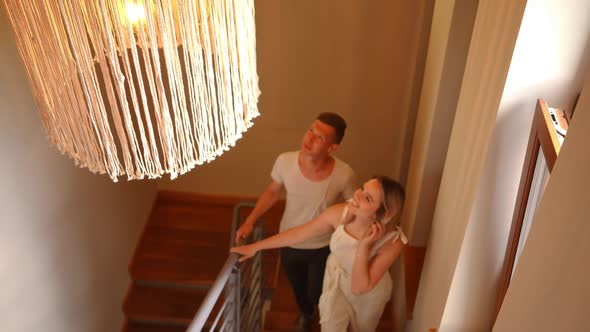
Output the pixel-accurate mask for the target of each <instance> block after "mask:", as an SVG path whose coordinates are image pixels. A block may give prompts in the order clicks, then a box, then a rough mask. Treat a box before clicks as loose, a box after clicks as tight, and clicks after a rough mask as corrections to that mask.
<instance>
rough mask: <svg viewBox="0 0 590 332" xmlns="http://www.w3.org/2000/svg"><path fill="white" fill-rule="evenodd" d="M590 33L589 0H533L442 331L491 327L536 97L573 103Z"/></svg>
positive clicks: (554, 102) (565, 104)
mask: <svg viewBox="0 0 590 332" xmlns="http://www.w3.org/2000/svg"><path fill="white" fill-rule="evenodd" d="M574 27H575V28H574ZM589 38H590V2H588V1H585V0H528V1H527V7H526V9H525V13H524V17H523V20H522V25H521V28H520V32H519V35H518V40H517V43H516V47H515V50H514V55H513V58H512V62H511V64H510V71H509V73H508V78H507V80H506V86H505V88H504V93H503V95H502V101H501V103H500V108H499V110H498V117H497V119H496V125H495V128H494V134H493V138H492V142H491V144H490V146H489V152H488V156H487V161H486V164H485V168H484V173H483V176H482V178H481V184H480V186H479V192H478V196H477V199H476V203H475V206H474V208H473V210H472V212H471V217H470V220H469V225H468V227H467V230H466V231H465V237H464V240H463V245H462V248H461V254H460V256H459V261H458V263H457V268H456V270H455V274H454V277H453V284H452V287H451V289H450V291H449V295H448V299H447V303H446V306H445V311H444V316H443V320H442V323H441V327H440V330H441V331H443V332H444V331H453V332H455V331H488V330H489V326H490V324H491V320H492V319H493V312H494V306H495V301H496V295H497V284H498V282H499V278H500V275H501V270H502V265H503V262H504V255H505V251H506V244H507V239H508V233H509V230H510V225H511V222H512V215H513V212H514V205H515V200H516V194H517V191H518V186H519V181H520V176H521V172H522V165H523V161H524V155H525V152H526V145H527V142H528V138H529V133H530V128H531V122H532V117H533V111H534V110H535V105H536V100H537V98H544V99H545V100H546V101H547V102H548V103H549V105H551V106H553V107H560V108H568V109H570V108H571V105H572V104H573V101H574V99H575V97H576V95H577V94H578V93H579V92H580V90H581V86H582V83H583V78H584V74H585V73H586V68H587V62H588V60H590V49H589V46H590V45H589V44H588V42H589V41H590V39H589ZM560 158H561V157H560ZM515 330H521V329H515ZM521 331H522V330H521Z"/></svg>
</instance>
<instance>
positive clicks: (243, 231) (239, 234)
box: [236, 220, 254, 244]
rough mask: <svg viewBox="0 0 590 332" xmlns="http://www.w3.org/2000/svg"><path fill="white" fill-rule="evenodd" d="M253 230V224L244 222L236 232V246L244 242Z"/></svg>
mask: <svg viewBox="0 0 590 332" xmlns="http://www.w3.org/2000/svg"><path fill="white" fill-rule="evenodd" d="M253 228H254V223H251V222H249V221H248V220H246V221H245V222H244V223H243V224H242V226H240V228H238V230H237V231H236V244H240V243H241V242H242V241H243V240H245V239H246V238H247V237H248V236H249V235H250V234H251V233H252V229H253Z"/></svg>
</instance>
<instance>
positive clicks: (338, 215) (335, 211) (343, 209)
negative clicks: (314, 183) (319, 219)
mask: <svg viewBox="0 0 590 332" xmlns="http://www.w3.org/2000/svg"><path fill="white" fill-rule="evenodd" d="M347 205H348V204H347V203H337V204H334V205H331V206H330V207H329V208H327V209H326V210H324V212H323V213H322V214H323V215H324V216H325V217H327V218H329V219H330V222H331V224H332V225H333V226H334V228H336V227H338V225H340V224H341V223H342V220H343V218H345V217H346V214H347V211H348V208H347Z"/></svg>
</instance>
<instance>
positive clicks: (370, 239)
mask: <svg viewBox="0 0 590 332" xmlns="http://www.w3.org/2000/svg"><path fill="white" fill-rule="evenodd" d="M383 235H385V226H384V225H383V224H382V223H380V222H374V223H372V224H371V227H369V228H368V229H367V231H366V232H365V234H364V235H363V237H362V238H361V239H360V240H359V246H364V247H366V248H371V247H372V246H373V244H375V242H377V241H378V240H379V239H381V238H382V237H383Z"/></svg>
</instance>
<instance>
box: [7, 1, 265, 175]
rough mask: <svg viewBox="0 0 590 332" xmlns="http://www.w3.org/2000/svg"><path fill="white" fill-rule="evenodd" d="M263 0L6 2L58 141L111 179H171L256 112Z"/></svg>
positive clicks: (49, 129)
mask: <svg viewBox="0 0 590 332" xmlns="http://www.w3.org/2000/svg"><path fill="white" fill-rule="evenodd" d="M253 2H254V0H133V1H130V0H26V1H23V0H4V3H5V6H6V9H7V13H8V16H9V18H10V21H11V23H12V27H13V29H14V33H15V36H16V41H17V45H18V48H19V51H20V54H21V57H22V59H23V63H24V65H25V68H26V71H27V74H28V76H29V80H30V83H31V89H32V92H33V96H34V98H35V100H36V104H37V106H38V108H39V112H40V114H41V119H42V122H43V125H44V128H45V131H46V133H47V136H48V138H49V140H50V141H51V142H52V143H53V144H55V146H57V148H58V149H59V150H60V151H61V152H62V153H65V154H67V155H68V156H69V157H71V158H72V159H73V160H74V162H75V163H76V164H77V165H78V166H80V167H85V168H88V169H89V170H90V171H92V172H94V173H100V174H105V173H106V174H108V175H109V176H110V177H111V179H112V180H113V181H115V182H116V181H117V178H118V177H119V176H122V175H125V174H126V175H127V178H128V179H129V180H131V179H142V178H144V177H145V176H147V177H148V178H158V177H160V176H162V175H163V174H164V173H169V174H170V177H171V178H172V179H174V178H176V177H177V176H178V175H179V174H183V173H185V172H187V171H189V170H191V169H192V168H194V167H195V166H196V165H200V164H202V163H204V162H209V161H211V160H213V159H215V158H216V157H217V156H220V155H221V154H222V153H223V152H224V151H227V150H228V149H229V148H230V147H231V146H233V145H234V144H235V142H236V140H238V139H239V138H240V137H241V135H242V133H244V132H245V131H246V130H247V129H248V128H249V127H250V126H251V125H252V119H253V118H255V117H256V116H258V115H259V113H258V109H257V102H258V96H259V94H260V91H259V90H258V76H257V73H256V54H255V47H256V40H255V28H254V3H253Z"/></svg>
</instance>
